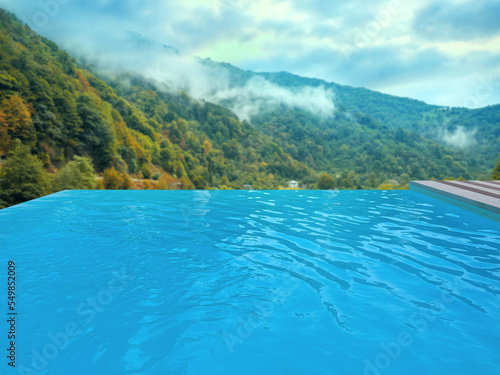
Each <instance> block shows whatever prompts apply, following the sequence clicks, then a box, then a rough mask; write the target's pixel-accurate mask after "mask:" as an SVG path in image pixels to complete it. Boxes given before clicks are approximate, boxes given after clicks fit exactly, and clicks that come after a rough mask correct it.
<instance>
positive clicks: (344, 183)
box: [0, 10, 498, 206]
mask: <svg viewBox="0 0 500 375" xmlns="http://www.w3.org/2000/svg"><path fill="white" fill-rule="evenodd" d="M210 63H212V62H210ZM212 64H214V63H212ZM84 67H86V69H85V68H84ZM224 67H225V68H227V69H229V70H230V72H231V74H232V79H233V81H232V82H233V85H235V86H237V85H240V84H241V85H243V84H244V83H245V81H246V80H247V79H248V77H249V76H251V75H252V74H256V73H251V72H245V71H242V70H239V69H237V68H234V67H231V66H230V65H227V64H225V65H224ZM247 76H248V77H247ZM264 78H266V79H268V80H270V81H273V82H275V83H276V84H283V85H286V86H287V87H292V88H293V87H295V86H300V85H303V84H305V83H307V84H312V85H314V84H316V85H319V83H318V82H316V83H314V82H315V81H314V80H313V81H314V82H312V81H310V80H308V79H303V78H301V77H296V76H292V75H289V74H287V73H282V74H281V73H280V74H275V75H272V74H267V75H265V77H264ZM311 82H312V83H311ZM331 85H334V84H331ZM334 86H335V87H337V86H338V85H334ZM332 87H333V86H332ZM339 87H340V86H339ZM337 89H338V87H337ZM336 94H337V98H336V100H339V99H340V102H337V103H336V105H337V110H336V111H335V114H334V115H333V116H330V117H328V118H324V117H321V116H319V115H315V114H313V113H311V112H308V111H305V110H303V109H300V108H295V107H288V106H283V105H281V106H276V107H274V108H272V110H266V111H262V112H261V113H258V114H256V115H255V116H253V117H252V118H251V121H250V122H247V121H240V119H238V117H237V116H236V115H235V114H234V113H233V112H232V111H231V110H230V109H229V108H232V107H231V103H230V101H228V102H226V103H219V104H215V103H211V102H207V101H204V100H197V99H194V98H192V97H190V96H189V95H187V94H186V93H183V92H176V91H174V90H172V89H171V88H169V87H168V86H165V85H158V84H156V83H153V82H151V81H149V80H147V79H146V78H144V77H142V76H141V75H138V74H137V73H123V72H122V73H119V74H118V73H117V74H114V75H113V76H109V75H102V74H100V72H98V71H93V69H92V68H89V67H88V66H86V65H82V64H80V63H78V62H77V61H76V60H75V59H74V58H73V57H72V56H70V55H69V54H68V53H67V52H65V51H64V50H61V49H60V48H59V47H58V46H57V45H56V44H55V43H53V42H52V41H50V40H48V39H46V38H44V37H41V36H39V35H37V34H35V33H34V32H33V31H32V30H30V29H29V27H28V26H26V25H23V24H21V23H20V22H19V21H18V20H17V19H16V17H15V16H14V15H12V14H10V13H8V12H5V11H1V10H0V157H1V158H2V160H3V166H2V167H1V168H0V202H2V201H3V202H4V203H3V206H8V205H11V204H16V203H19V202H20V201H22V200H26V199H31V198H33V197H34V196H35V195H38V196H40V195H43V194H47V193H50V192H52V191H58V190H61V189H67V188H82V186H83V185H79V184H81V183H82V182H81V181H85V184H84V186H83V187H86V188H91V187H97V188H110V189H116V188H121V189H124V188H144V189H151V188H162V189H177V188H182V189H192V188H196V189H207V188H217V189H226V188H232V189H240V188H242V187H244V186H245V187H248V185H251V186H252V187H253V188H257V189H273V188H274V189H276V188H281V187H286V186H287V181H289V180H297V181H299V183H300V184H305V185H306V186H307V187H309V188H316V187H317V186H318V181H319V176H320V174H321V173H322V176H323V179H324V176H325V174H326V175H329V176H332V183H331V184H330V185H328V187H332V188H376V187H379V186H381V184H382V187H387V186H389V187H391V186H393V187H394V186H404V185H405V183H407V181H408V180H409V179H423V178H426V179H431V178H437V179H441V178H447V177H452V178H459V177H465V178H481V177H483V176H486V174H488V173H490V171H491V169H492V167H493V162H494V160H490V159H492V157H491V155H490V154H493V153H494V150H493V151H490V152H486V151H484V152H482V153H478V154H476V155H473V154H470V153H468V152H466V151H464V150H459V149H450V148H446V147H445V146H444V145H443V144H441V143H439V142H438V141H436V140H435V139H430V138H431V137H427V138H426V137H424V135H422V134H425V132H428V131H427V130H426V129H424V131H423V132H422V134H417V133H416V132H415V129H413V128H412V127H411V126H410V125H408V124H406V123H405V124H404V126H400V127H398V126H395V125H394V123H392V122H390V121H389V122H387V121H385V120H384V117H383V116H382V115H380V114H379V113H373V114H371V113H368V112H364V110H363V108H361V107H359V106H358V107H357V108H354V107H352V106H353V105H352V104H351V105H350V106H349V105H346V104H345V103H347V102H348V101H346V102H345V103H344V104H342V103H343V102H344V99H342V96H341V95H340V94H339V93H337V92H336ZM353 95H354V94H353ZM377 95H382V94H377ZM382 98H385V96H382ZM367 100H368V99H367ZM380 100H381V102H383V100H382V99H380ZM404 101H405V102H406V101H408V103H413V102H411V101H409V100H406V99H405V100H404ZM418 103H420V104H418V105H419V106H422V107H423V108H425V109H426V111H423V112H422V113H426V114H427V115H428V116H431V114H432V113H434V112H433V111H437V110H438V108H434V107H431V106H427V105H425V103H423V104H422V103H421V102H418ZM221 104H222V105H221ZM409 105H410V106H411V104H409ZM383 108H385V106H383ZM429 108H430V109H429ZM484 111H485V112H475V111H469V112H467V113H466V115H464V116H463V118H464V121H471V122H472V121H474V123H475V124H478V125H477V126H479V124H483V123H484V124H485V125H484V128H488V129H490V127H489V125H490V124H491V123H492V122H495V121H497V120H498V111H497V110H495V109H494V108H493V109H485V110H484ZM490 111H491V112H492V113H490ZM417 112H418V111H417ZM419 113H420V112H419ZM429 113H430V114H429ZM478 113H479V115H478ZM483 114H484V115H483ZM486 114H488V115H486ZM384 116H385V115H384ZM478 116H479V119H478V118H477V117H478ZM435 117H436V116H434V117H433V118H435ZM429 124H430V123H429ZM489 131H491V136H496V137H497V138H498V126H497V127H496V128H493V130H491V129H490V130H489ZM481 134H483V133H481ZM484 134H485V137H486V135H487V134H489V133H488V132H487V131H486V130H485V132H484ZM488 136H489V135H488ZM23 153H24V154H23ZM26 153H27V154H26ZM22 155H25V156H26V155H31V157H30V158H28V157H22ZM79 157H80V158H79ZM81 157H83V158H81ZM16 158H17V159H16ZM9 159H12V160H14V159H15V160H18V162H17V164H22V162H23V159H26V160H27V162H29V168H28V166H26V168H24V167H23V166H22V165H17V167H16V168H18V169H19V171H22V170H33V171H36V174H37V176H39V177H37V178H35V179H34V180H32V181H31V180H30V181H31V182H30V184H31V185H36V184H37V181H39V182H40V184H42V185H43V188H40V189H35V188H33V189H32V190H33V191H35V192H36V193H33V194H32V195H33V196H32V195H30V196H29V198H19V199H12V197H11V196H8V194H9V193H8V192H9V191H15V190H16V188H15V186H14V187H13V183H14V182H13V180H14V179H13V178H12V176H13V174H12V173H14V172H15V171H14V172H13V169H12V168H14V166H13V163H12V162H10V163H9ZM28 159H29V160H28ZM485 161H486V162H485ZM490 163H491V166H490V165H489V164H490ZM40 168H42V170H43V171H44V173H45V174H46V176H40ZM92 169H93V171H92ZM19 171H18V172H15V173H20V172H19ZM78 171H80V172H78ZM34 173H35V172H34ZM94 173H95V175H94ZM2 176H3V177H2ZM6 176H10V177H9V178H7V177H6ZM89 176H90V177H89ZM26 178H27V177H26V176H24V177H23V178H21V180H19V181H17V180H16V181H17V184H21V183H22V181H27V180H26ZM89 178H90V180H92V179H93V178H95V181H96V183H95V185H94V184H92V183H90V182H89V181H90V180H89ZM389 180H394V181H392V182H391V183H392V185H387V183H388V182H389ZM395 180H397V181H398V183H399V185H398V184H397V183H396V181H395ZM78 181H80V182H78ZM321 186H322V185H321V184H320V187H321ZM0 204H1V203H0Z"/></svg>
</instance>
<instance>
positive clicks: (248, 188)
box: [243, 184, 253, 190]
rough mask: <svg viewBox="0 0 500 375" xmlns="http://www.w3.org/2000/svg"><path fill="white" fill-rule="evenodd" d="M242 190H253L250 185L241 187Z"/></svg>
mask: <svg viewBox="0 0 500 375" xmlns="http://www.w3.org/2000/svg"><path fill="white" fill-rule="evenodd" d="M243 190H253V186H252V185H250V184H245V185H243Z"/></svg>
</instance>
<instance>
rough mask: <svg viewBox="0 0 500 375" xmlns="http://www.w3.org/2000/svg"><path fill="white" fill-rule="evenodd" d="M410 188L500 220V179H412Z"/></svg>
mask: <svg viewBox="0 0 500 375" xmlns="http://www.w3.org/2000/svg"><path fill="white" fill-rule="evenodd" d="M410 190H414V191H418V192H421V193H425V194H428V195H432V196H433V197H435V198H438V199H441V200H445V201H447V202H448V203H452V204H456V205H458V206H460V207H462V208H465V209H469V210H471V211H474V212H476V213H479V214H482V215H483V216H488V217H489V218H492V219H494V220H497V221H500V181H411V182H410ZM484 214H486V215H484Z"/></svg>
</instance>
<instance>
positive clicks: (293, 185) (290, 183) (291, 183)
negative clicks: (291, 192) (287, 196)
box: [287, 180, 299, 189]
mask: <svg viewBox="0 0 500 375" xmlns="http://www.w3.org/2000/svg"><path fill="white" fill-rule="evenodd" d="M287 184H288V187H289V188H292V189H297V188H298V187H299V183H298V182H297V181H293V180H292V181H288V182H287Z"/></svg>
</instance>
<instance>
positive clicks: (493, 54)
mask: <svg viewBox="0 0 500 375" xmlns="http://www.w3.org/2000/svg"><path fill="white" fill-rule="evenodd" d="M0 6H2V7H4V8H7V9H8V10H10V11H12V12H14V13H16V15H18V17H19V18H21V19H22V20H24V21H25V22H27V23H29V24H30V26H31V27H32V28H33V29H34V30H35V31H37V32H38V33H40V34H42V35H44V36H47V37H49V38H51V39H53V40H55V41H56V42H57V43H59V44H60V45H62V46H63V47H64V48H67V49H69V50H70V51H80V52H84V53H89V54H91V53H93V54H101V55H102V54H106V53H107V52H108V51H110V50H112V49H119V48H121V49H122V51H121V56H122V57H123V58H125V59H126V58H127V53H128V51H127V50H123V49H124V47H123V46H121V45H120V43H119V40H121V38H122V37H123V35H125V34H127V32H128V33H129V32H130V31H134V32H138V33H140V34H141V35H144V36H145V37H146V38H149V39H151V40H156V41H159V42H161V43H164V44H167V45H171V46H174V47H175V48H177V49H178V50H180V51H182V53H184V54H188V55H194V56H200V57H210V58H212V59H213V60H216V61H225V62H229V63H231V64H233V65H236V66H238V67H241V68H244V69H250V70H254V71H273V72H276V71H289V72H292V73H296V74H299V75H303V76H308V77H315V78H322V79H325V80H327V81H333V82H337V83H340V84H345V85H351V86H363V87H367V88H370V89H373V90H377V91H381V92H384V93H389V94H394V95H399V96H407V97H412V98H416V99H421V100H424V101H426V102H428V103H431V104H439V105H447V106H463V107H483V106H486V105H490V104H498V103H500V22H499V20H500V1H498V0H493V1H489V0H440V1H432V0H420V1H418V2H417V1H409V0H394V1H379V0H371V1H368V0H341V1H340V0H328V1H324V0H284V1H279V0H184V1H182V2H181V1H176V2H174V1H170V0H41V1H39V0H15V1H14V0H0Z"/></svg>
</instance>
